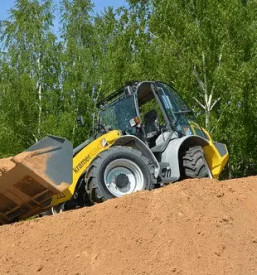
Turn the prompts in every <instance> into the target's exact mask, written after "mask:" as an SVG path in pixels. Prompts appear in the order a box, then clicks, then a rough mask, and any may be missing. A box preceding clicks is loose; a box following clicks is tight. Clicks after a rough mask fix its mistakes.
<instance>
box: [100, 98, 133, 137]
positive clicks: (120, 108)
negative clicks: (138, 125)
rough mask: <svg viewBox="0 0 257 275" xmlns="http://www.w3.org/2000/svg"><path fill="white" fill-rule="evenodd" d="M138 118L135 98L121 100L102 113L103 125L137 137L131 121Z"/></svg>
mask: <svg viewBox="0 0 257 275" xmlns="http://www.w3.org/2000/svg"><path fill="white" fill-rule="evenodd" d="M136 116H137V113H136V108H135V102H134V97H133V96H131V97H129V98H125V97H122V98H119V99H118V100H116V101H114V102H113V103H111V104H110V105H108V106H107V107H106V109H104V110H103V111H101V112H100V118H101V123H102V124H103V125H105V126H107V125H108V126H111V127H112V129H113V130H122V131H125V132H127V133H128V134H133V135H135V132H136V129H135V127H133V128H132V127H131V126H130V122H129V121H130V120H131V119H132V118H134V117H136Z"/></svg>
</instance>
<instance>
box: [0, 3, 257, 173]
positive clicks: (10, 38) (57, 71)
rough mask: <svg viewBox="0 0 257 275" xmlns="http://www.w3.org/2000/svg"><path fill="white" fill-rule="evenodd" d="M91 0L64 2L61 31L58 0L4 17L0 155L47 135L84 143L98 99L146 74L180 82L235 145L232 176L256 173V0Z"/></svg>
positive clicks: (207, 121) (217, 131)
mask: <svg viewBox="0 0 257 275" xmlns="http://www.w3.org/2000/svg"><path fill="white" fill-rule="evenodd" d="M92 2H93V1H92ZM92 2H91V1H90V0H63V1H61V2H60V5H59V8H60V14H61V22H60V25H61V31H60V33H59V34H58V35H57V37H56V36H55V34H54V33H53V31H52V26H53V19H54V18H53V9H54V6H53V1H52V0H47V1H39V0H16V2H15V6H14V7H13V9H12V10H11V17H10V18H9V20H8V21H4V22H1V43H2V46H3V47H2V48H3V51H2V53H1V55H0V73H1V78H0V106H1V108H0V148H1V150H0V156H7V155H10V154H15V153H18V152H20V151H22V150H24V149H25V148H27V147H28V146H30V145H31V144H33V143H34V142H35V141H37V140H38V139H40V138H42V137H43V136H45V135H46V134H48V133H50V134H55V135H60V136H63V137H67V138H68V139H70V140H71V141H73V142H74V144H75V145H77V144H79V143H81V142H82V141H84V140H85V139H86V138H87V137H88V136H89V135H90V134H91V130H92V129H93V127H94V126H93V125H92V124H93V122H94V117H95V116H96V112H97V110H96V101H98V100H99V99H100V98H103V97H104V96H106V95H108V94H109V93H111V92H112V91H114V90H115V89H117V88H118V87H120V86H121V85H123V84H124V83H126V82H127V81H130V80H145V79H148V80H162V81H165V82H168V83H170V84H173V85H174V86H175V87H176V88H177V90H178V91H180V93H181V95H182V97H183V98H184V99H185V100H186V102H187V103H188V104H189V105H190V106H191V107H192V108H193V110H194V111H195V113H196V116H197V118H198V119H199V121H200V122H201V124H202V125H206V127H207V128H208V129H209V130H210V131H211V134H212V136H213V137H214V138H215V139H216V140H218V141H220V142H224V143H226V144H227V145H228V148H229V152H230V165H229V168H228V171H227V172H228V176H230V177H239V176H247V175H252V174H256V173H257V146H256V145H255V140H256V135H257V134H256V133H257V129H256V128H257V124H256V123H255V121H256V118H257V117H256V116H257V115H256V109H257V97H256V92H257V91H256V89H257V88H256V87H257V85H256V84H257V83H256V81H257V80H256V79H257V76H256V74H257V72H256V66H257V59H256V53H257V42H256V41H257V32H256V25H257V19H256V12H257V3H256V1H241V0H231V1H225V0H220V1H210V0H207V1H206V0H194V1H184V0H183V1H182V0H175V1H170V0H158V1H157V0H148V1H142V0H133V1H132V0H128V1H127V2H128V8H125V7H120V8H119V9H117V10H114V9H113V8H111V7H109V8H107V9H106V10H105V12H103V13H102V14H95V13H94V6H93V3H92ZM208 103H210V105H209V107H211V108H209V109H208V108H205V110H203V108H204V107H207V105H208ZM207 109H208V110H207ZM79 115H83V116H84V118H85V123H86V127H85V128H79V127H78V126H77V122H76V119H77V116H79Z"/></svg>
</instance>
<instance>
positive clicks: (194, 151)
mask: <svg viewBox="0 0 257 275" xmlns="http://www.w3.org/2000/svg"><path fill="white" fill-rule="evenodd" d="M181 160H182V163H181V164H182V165H181V166H182V167H181V177H182V179H187V178H212V174H211V171H210V168H209V166H208V164H207V162H206V160H205V157H204V153H203V149H202V147H201V146H194V147H191V148H189V149H188V150H187V151H185V152H184V155H183V156H182V159H181Z"/></svg>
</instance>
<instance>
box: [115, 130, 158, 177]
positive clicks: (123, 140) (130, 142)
mask: <svg viewBox="0 0 257 275" xmlns="http://www.w3.org/2000/svg"><path fill="white" fill-rule="evenodd" d="M113 145H114V146H129V147H132V148H134V149H137V150H139V151H140V152H142V153H143V155H144V156H146V157H147V158H148V159H150V160H151V161H152V163H153V165H154V176H155V178H157V177H158V175H159V173H160V164H159V163H158V161H157V159H156V157H155V156H154V154H153V152H152V151H151V150H150V149H149V148H148V147H147V146H146V144H145V143H143V142H142V141H141V140H140V139H139V138H137V137H135V136H132V135H126V136H121V137H119V138H118V139H116V141H115V142H114V144H113Z"/></svg>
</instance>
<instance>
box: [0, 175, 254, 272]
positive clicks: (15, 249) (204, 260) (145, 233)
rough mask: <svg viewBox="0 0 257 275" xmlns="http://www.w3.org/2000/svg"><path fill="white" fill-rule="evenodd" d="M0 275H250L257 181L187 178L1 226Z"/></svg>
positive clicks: (247, 179) (252, 266) (252, 261)
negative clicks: (147, 189)
mask: <svg viewBox="0 0 257 275" xmlns="http://www.w3.org/2000/svg"><path fill="white" fill-rule="evenodd" d="M0 248H1V249H0V274H19V275H27V274H47V275H49V274H52V275H55V274H60V275H65V274H67V275H91V274H94V275H99V274H108V275H114V274H115V275H122V274H128V275H134V274H138V275H139V274H140V275H143V274H144V275H146V274H153V275H162V274H163V275H164V274H165V275H166V274H177V275H189V274H195V275H201V274H204V275H208V274H209V275H219V274H222V275H223V274H229V275H230V274H231V275H243V274H244V275H248V274H257V178H256V177H250V178H244V179H237V180H230V181H223V182H218V181H215V180H210V179H201V180H187V181H184V182H181V183H177V184H173V185H170V186H167V187H164V188H161V189H158V190H153V191H150V192H139V193H136V194H132V195H129V196H126V197H123V198H120V199H113V200H110V201H107V202H105V203H102V204H99V205H96V206H93V207H91V208H84V209H79V210H74V211H70V212H66V213H61V214H58V215H56V216H49V217H44V218H40V219H35V220H31V221H26V222H20V223H15V224H11V225H3V226H1V227H0Z"/></svg>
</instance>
